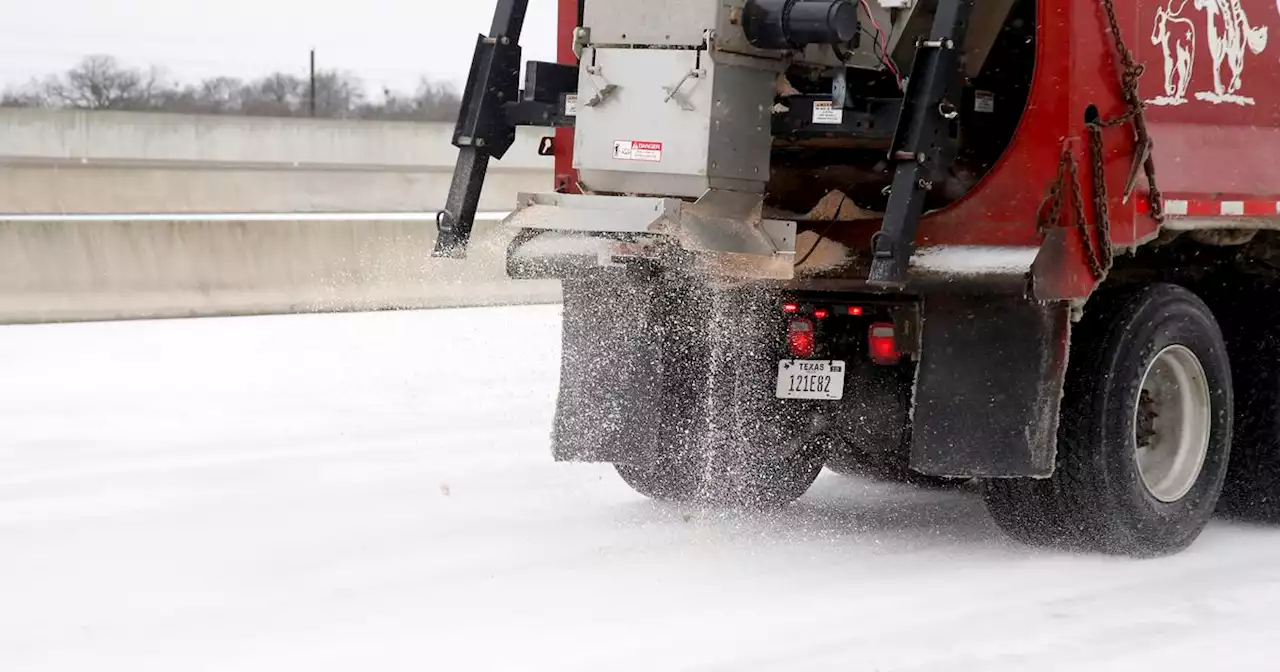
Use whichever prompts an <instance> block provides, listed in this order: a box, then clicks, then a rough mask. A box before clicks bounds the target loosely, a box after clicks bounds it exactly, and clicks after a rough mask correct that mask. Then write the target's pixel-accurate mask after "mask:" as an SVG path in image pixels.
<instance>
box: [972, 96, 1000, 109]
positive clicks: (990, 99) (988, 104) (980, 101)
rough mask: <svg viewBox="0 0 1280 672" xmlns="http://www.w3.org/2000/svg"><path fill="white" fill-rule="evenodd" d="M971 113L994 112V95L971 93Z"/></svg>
mask: <svg viewBox="0 0 1280 672" xmlns="http://www.w3.org/2000/svg"><path fill="white" fill-rule="evenodd" d="M973 111H974V112H985V113H988V114H989V113H991V112H995V111H996V94H994V93H992V92H990V91H974V92H973Z"/></svg>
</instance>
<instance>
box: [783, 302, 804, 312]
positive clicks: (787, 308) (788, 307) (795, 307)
mask: <svg viewBox="0 0 1280 672" xmlns="http://www.w3.org/2000/svg"><path fill="white" fill-rule="evenodd" d="M782 312H784V313H798V312H800V304H798V303H784V304H782Z"/></svg>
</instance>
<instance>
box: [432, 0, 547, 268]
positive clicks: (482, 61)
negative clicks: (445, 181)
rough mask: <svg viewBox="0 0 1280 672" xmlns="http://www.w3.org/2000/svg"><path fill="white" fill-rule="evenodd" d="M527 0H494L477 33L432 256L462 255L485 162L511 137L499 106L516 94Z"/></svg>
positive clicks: (501, 151)
mask: <svg viewBox="0 0 1280 672" xmlns="http://www.w3.org/2000/svg"><path fill="white" fill-rule="evenodd" d="M528 9H529V0H498V6H497V8H496V9H495V10H494V14H493V25H492V26H491V27H490V29H489V35H488V36H480V38H479V39H478V40H477V42H476V53H475V57H474V59H473V60H472V63H471V74H470V75H469V76H468V78H467V88H466V91H465V92H464V93H463V96H462V109H461V112H460V114H459V117H458V125H457V127H456V128H455V129H454V136H453V144H454V146H455V147H457V148H458V163H457V166H456V167H455V168H454V172H453V182H452V183H451V184H450V186H449V197H448V199H447V200H446V201H445V207H444V209H443V210H442V211H440V214H439V215H437V219H436V228H437V230H438V235H437V238H436V247H435V251H434V252H433V253H432V256H436V257H446V258H453V259H462V258H465V257H466V255H467V243H468V242H470V240H471V229H472V227H473V226H474V225H475V219H476V210H477V209H478V208H479V205H480V191H481V189H482V188H483V187H484V178H485V175H486V174H487V172H488V170H489V160H490V159H492V158H499V159H500V158H502V156H503V154H505V153H506V151H507V149H509V148H510V147H511V145H512V143H513V142H514V141H515V126H514V125H512V124H511V123H510V122H509V121H508V120H507V118H506V112H505V109H504V107H505V106H506V105H507V104H508V103H514V102H516V101H517V100H518V99H519V96H520V33H521V31H522V30H523V28H524V18H525V14H526V13H527V11H528Z"/></svg>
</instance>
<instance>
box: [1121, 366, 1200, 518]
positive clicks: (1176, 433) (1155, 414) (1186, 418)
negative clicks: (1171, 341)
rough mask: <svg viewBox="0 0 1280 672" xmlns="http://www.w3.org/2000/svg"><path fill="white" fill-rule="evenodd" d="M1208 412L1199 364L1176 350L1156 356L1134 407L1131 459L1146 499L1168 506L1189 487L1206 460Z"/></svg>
mask: <svg viewBox="0 0 1280 672" xmlns="http://www.w3.org/2000/svg"><path fill="white" fill-rule="evenodd" d="M1211 412H1212V401H1211V399H1210V395H1209V382H1208V380H1207V378H1206V376H1205V373H1204V366H1203V365H1201V364H1200V359H1199V358H1198V357H1196V355H1195V353H1193V352H1191V350H1189V349H1187V348H1186V347H1185V346H1181V345H1171V346H1169V347H1167V348H1165V349H1164V350H1161V351H1160V353H1159V354H1157V355H1156V356H1155V358H1154V359H1152V360H1151V364H1150V365H1149V366H1147V371H1146V373H1145V374H1144V375H1143V377H1142V386H1141V388H1139V391H1138V398H1137V400H1136V402H1135V404H1134V446H1135V457H1136V458H1137V461H1138V473H1139V474H1140V475H1141V476H1142V483H1143V485H1145V486H1146V488H1147V491H1148V492H1150V493H1151V496H1153V497H1155V498H1156V499H1158V500H1160V501H1162V502H1165V503H1172V502H1176V501H1178V500H1180V499H1182V498H1183V497H1185V496H1186V494H1187V493H1188V492H1190V491H1191V488H1192V487H1193V486H1195V484H1196V480H1198V479H1199V477H1200V470H1201V469H1202V468H1203V467H1204V461H1205V457H1206V456H1207V455H1208V454H1209V433H1210V414H1211Z"/></svg>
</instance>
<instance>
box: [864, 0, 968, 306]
mask: <svg viewBox="0 0 1280 672" xmlns="http://www.w3.org/2000/svg"><path fill="white" fill-rule="evenodd" d="M973 5H974V0H939V2H938V11H937V14H935V15H934V20H933V29H932V30H931V32H930V34H929V39H927V40H921V41H920V42H919V43H918V44H917V45H916V56H915V62H914V64H913V66H912V68H911V78H910V80H909V82H908V84H907V90H906V93H905V98H904V100H903V103H902V114H901V115H900V116H899V118H898V130H897V132H896V133H895V134H894V139H893V145H892V146H891V148H890V153H889V158H890V160H892V161H893V162H895V163H896V168H895V172H894V177H893V186H892V187H891V189H892V191H891V192H890V194H889V205H888V208H887V209H886V211H885V218H884V223H883V225H882V226H881V229H880V232H879V233H877V234H876V236H875V239H874V245H873V254H874V256H873V258H872V261H871V274H870V278H869V280H870V281H871V282H872V283H875V284H881V285H898V284H901V283H902V282H903V280H904V279H905V278H906V275H907V267H908V264H910V262H911V255H912V254H913V253H914V252H915V238H916V230H917V228H918V227H919V224H920V216H921V215H922V214H923V213H924V201H925V197H926V196H927V194H928V192H929V191H930V190H931V189H932V188H933V185H934V184H935V183H936V182H938V181H939V180H940V179H941V178H942V177H944V176H945V175H946V172H947V171H948V170H950V168H951V162H952V161H953V160H954V158H955V157H954V151H955V144H956V143H955V140H954V139H953V138H952V137H951V132H952V129H953V128H954V127H955V122H956V119H957V116H958V114H959V111H960V108H959V105H960V95H959V90H960V86H961V81H962V78H961V63H962V60H961V55H962V54H963V53H964V37H965V33H966V32H967V28H968V23H969V15H970V14H971V13H972V12H973Z"/></svg>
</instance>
